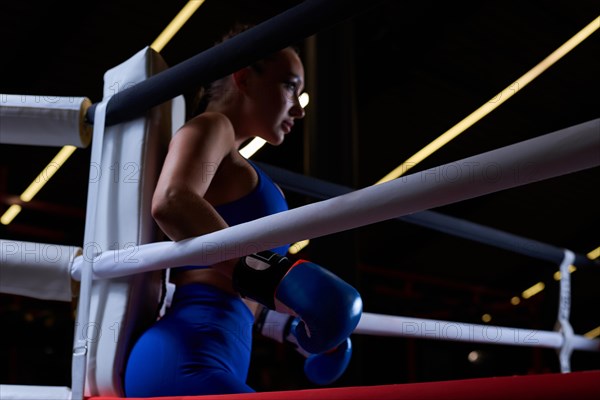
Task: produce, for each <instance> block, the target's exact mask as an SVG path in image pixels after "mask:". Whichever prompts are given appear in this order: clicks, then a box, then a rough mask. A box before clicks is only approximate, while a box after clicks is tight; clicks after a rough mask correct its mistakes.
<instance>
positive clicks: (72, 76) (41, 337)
mask: <svg viewBox="0 0 600 400" xmlns="http://www.w3.org/2000/svg"><path fill="white" fill-rule="evenodd" d="M297 3H298V2H297V1H274V0H272V1H243V0H235V1H234V0H221V1H217V0H208V1H206V3H205V4H204V5H203V6H202V7H200V9H199V10H198V11H197V12H196V14H195V15H194V16H193V17H192V18H191V19H190V21H188V23H187V24H186V25H185V26H184V27H183V28H182V29H181V31H180V32H179V33H178V34H177V35H176V36H175V37H174V38H173V39H172V40H171V42H170V43H169V44H168V45H167V46H166V47H165V48H164V50H163V51H162V52H161V54H162V56H163V57H164V59H165V60H166V62H167V63H168V64H169V65H175V64H177V63H179V62H181V61H184V60H186V59H187V58H189V57H192V56H193V55H195V54H197V53H199V52H201V51H203V50H205V49H207V48H208V47H210V46H211V45H212V44H213V43H214V42H215V41H216V40H217V39H218V38H219V37H220V36H221V35H222V34H223V33H224V32H225V31H226V30H227V29H228V28H229V27H230V26H232V25H233V24H234V23H235V22H238V21H243V22H260V21H262V20H264V19H266V18H269V17H271V16H273V15H275V14H276V13H278V12H280V11H282V10H284V9H286V8H287V7H291V6H292V5H294V4H297ZM113 4H114V5H113ZM184 4H185V2H183V1H164V0H161V1H154V2H147V1H144V2H142V1H123V2H119V3H107V2H97V1H96V2H90V1H86V2H79V3H77V5H76V6H74V5H71V4H69V3H66V4H62V3H61V2H27V1H25V2H17V1H4V2H0V32H1V34H2V37H3V38H5V39H4V40H3V54H2V63H0V68H2V72H1V74H0V76H1V87H0V92H1V93H14V94H38V95H55V96H87V97H89V98H90V99H91V100H92V101H93V102H97V101H99V100H101V93H102V76H103V74H104V72H105V71H106V70H108V69H109V68H112V67H113V66H115V65H117V64H119V63H121V62H123V61H124V60H126V59H127V58H129V57H130V56H131V55H133V54H134V53H135V52H137V51H138V50H140V49H141V48H142V47H144V46H146V45H150V44H151V43H152V42H153V40H154V39H155V38H156V37H157V36H158V35H159V34H160V32H161V31H162V29H163V28H164V27H166V26H167V24H168V23H169V22H170V21H171V19H172V18H173V17H174V16H175V15H176V14H177V12H178V11H179V10H180V9H181V8H182V7H183V5H184ZM598 8H599V7H598V4H597V2H594V1H578V2H571V1H564V0H561V1H554V2H521V1H512V0H511V1H504V2H500V3H497V2H464V1H458V2H419V3H417V2H400V1H389V0H388V1H384V2H379V3H378V4H376V5H374V6H373V7H372V8H371V9H369V10H368V11H365V12H364V13H361V14H360V15H358V16H355V17H353V18H351V19H349V20H347V21H345V22H343V23H341V24H338V25H335V26H333V27H330V28H327V29H324V30H323V31H321V32H319V33H318V34H317V35H316V36H315V37H313V38H311V42H310V44H309V41H306V42H303V43H300V48H301V51H302V52H303V55H304V56H305V59H307V61H306V64H307V65H306V66H307V81H308V85H307V91H308V92H309V93H310V94H311V95H312V97H311V103H310V104H309V106H308V107H307V110H306V111H307V117H306V119H305V120H304V121H303V122H302V123H300V124H297V125H296V127H295V128H294V130H295V131H294V132H293V134H292V135H291V136H289V137H288V140H286V142H285V143H284V144H283V145H282V146H280V147H279V148H267V147H265V148H263V149H262V150H261V151H260V152H259V153H257V154H256V155H255V157H254V159H255V160H258V161H263V162H265V163H269V164H272V165H276V166H279V167H282V168H286V169H289V170H291V171H294V172H298V173H302V174H305V175H309V176H313V177H316V178H320V179H324V180H327V181H330V182H334V183H338V184H341V185H345V186H348V187H352V188H356V189H358V188H362V187H366V186H369V185H371V184H373V183H375V182H376V181H377V180H378V179H380V178H381V177H383V176H384V175H385V174H387V173H388V172H389V171H390V170H392V169H393V168H395V167H396V166H397V165H399V164H400V163H401V162H403V161H404V160H406V159H407V158H408V157H410V156H411V155H412V154H414V153H415V152H416V151H418V150H419V149H421V148H422V147H423V146H425V145H426V144H428V143H429V142H430V141H432V140H433V139H434V138H436V137H437V136H439V135H440V134H442V133H443V132H445V131H446V130H448V129H449V128H451V127H452V126H453V125H454V124H456V123H457V122H459V121H460V120H462V119H463V118H464V117H466V116H467V115H469V114H470V113H471V112H472V111H474V110H475V109H477V108H478V107H480V106H481V105H483V104H484V103H485V102H487V101H489V100H490V99H492V98H493V97H494V96H495V95H496V94H497V93H499V92H500V91H501V90H503V89H504V88H506V87H507V86H509V85H510V84H512V83H514V82H515V81H516V80H517V79H518V78H519V77H520V76H522V75H523V74H524V73H525V72H527V71H528V70H529V69H531V68H532V67H533V66H535V65H536V64H537V63H539V62H540V61H541V60H542V59H544V58H545V57H546V56H548V55H549V54H550V53H551V52H553V51H554V50H555V49H556V48H558V47H559V46H560V45H561V44H563V43H564V42H565V41H567V40H568V39H569V38H571V37H572V36H573V35H574V34H575V33H577V32H578V31H579V30H581V29H582V28H583V27H584V26H585V25H587V24H588V23H590V22H591V21H592V20H593V19H594V18H596V17H597V16H598V14H599V13H598ZM598 35H599V33H598V32H596V33H594V34H593V35H592V36H591V37H590V38H588V39H587V40H586V41H584V42H583V43H582V44H581V45H579V46H578V47H577V48H576V49H575V50H573V51H572V52H571V53H569V54H568V55H567V56H565V57H564V58H563V59H561V60H560V61H558V62H557V63H556V64H555V65H554V66H552V67H551V68H550V69H549V70H547V71H546V72H544V73H543V74H542V75H541V76H540V77H539V78H538V79H536V80H535V81H533V82H532V83H531V84H529V85H528V86H526V87H519V92H518V93H517V94H516V95H515V96H513V97H512V98H511V99H510V100H508V101H507V102H506V103H504V104H503V105H501V106H500V107H499V108H498V109H496V110H495V111H493V112H492V113H491V114H490V115H488V116H487V117H485V118H484V119H483V120H481V121H479V122H478V123H476V124H475V125H474V126H472V127H471V128H469V129H468V130H467V131H465V132H464V133H463V134H462V135H460V136H459V137H458V138H456V139H455V140H453V141H452V142H450V143H449V144H448V145H446V146H445V147H443V148H442V149H441V150H439V151H438V152H437V153H435V154H434V155H432V156H431V157H429V158H428V159H426V160H425V161H424V162H422V163H421V164H419V165H418V166H417V167H415V168H414V169H413V170H412V172H418V171H421V170H424V169H427V168H431V167H435V166H438V165H442V164H445V163H449V162H452V161H455V160H459V159H462V158H465V157H468V156H471V155H476V154H480V153H482V152H485V151H488V150H492V149H495V148H498V147H502V146H505V145H509V144H512V143H516V142H519V141H522V140H526V139H529V138H533V137H537V136H540V135H543V134H546V133H550V132H553V131H556V130H559V129H562V128H566V127H569V126H572V125H576V124H579V123H582V122H585V121H588V120H591V119H594V118H597V117H598V93H599V90H598V89H599V86H598V71H599V70H600V62H599V58H598V54H599V52H598V50H599V46H598ZM309 53H310V54H309ZM308 59H310V61H308ZM0 133H1V132H0ZM599 134H600V132H599ZM57 150H58V149H57V148H49V147H25V146H16V145H1V146H0V152H1V157H0V212H4V210H5V209H7V208H8V206H9V205H10V204H12V202H14V201H15V199H16V197H18V195H19V194H20V193H21V192H22V191H23V190H24V189H25V188H26V187H27V185H28V184H29V183H30V182H31V181H32V180H33V179H34V178H35V177H36V176H37V174H38V173H39V172H40V171H41V170H42V169H43V168H44V167H45V166H46V165H47V163H48V162H49V161H50V160H51V158H52V157H53V156H54V155H55V154H56V152H57ZM599 151H600V149H599ZM89 156H90V149H81V150H78V151H76V152H75V154H74V155H73V156H72V157H71V158H70V159H69V161H68V162H67V163H66V164H65V166H64V167H63V168H62V169H61V170H60V171H59V172H58V173H57V174H56V175H55V177H54V178H53V179H52V180H51V182H50V183H49V184H48V185H46V186H45V187H44V189H43V190H42V191H41V192H40V193H39V194H38V195H37V196H36V198H35V199H34V200H33V201H32V202H30V203H29V204H27V205H25V206H24V210H23V211H22V212H21V214H20V215H19V216H18V217H17V218H16V219H15V220H14V222H13V223H12V224H10V225H9V226H3V225H2V226H0V237H2V238H3V239H14V240H26V241H34V242H44V243H57V244H68V245H81V243H82V241H83V230H84V220H85V201H86V188H87V179H88V166H89ZM599 177H600V170H599V169H598V168H594V169H591V170H586V171H581V172H577V173H574V174H570V175H567V176H563V177H558V178H553V179H550V180H547V181H543V182H539V183H535V184H531V185H528V186H526V187H520V188H514V189H510V190H505V191H503V192H499V193H494V194H490V195H486V196H482V197H479V198H476V199H472V200H467V201H463V202H460V203H456V204H452V205H448V206H445V207H441V208H439V209H436V210H435V211H437V212H441V213H444V214H448V215H452V216H455V217H459V218H462V219H465V220H468V221H472V222H476V223H479V224H482V225H485V226H489V227H493V228H496V229H500V230H502V231H506V232H509V233H513V234H516V235H520V236H523V237H526V238H530V239H535V240H538V241H540V242H544V243H548V244H551V245H554V246H558V247H564V248H569V249H571V250H573V251H575V252H576V253H579V254H586V253H587V252H589V251H591V250H592V249H594V248H596V247H598V246H599V245H600V234H599V230H598V226H599V222H600V216H599V212H598V194H597V190H594V189H597V186H598V182H599V179H598V178H599ZM287 195H288V198H289V201H290V206H291V207H296V206H301V205H303V204H306V203H308V202H311V201H314V199H311V198H308V197H306V196H301V195H297V194H294V193H287ZM516 245H518V243H516ZM301 255H302V256H303V257H306V258H309V259H311V260H313V261H315V262H318V263H320V264H322V265H324V266H327V268H329V269H331V270H333V271H334V272H336V273H337V274H339V275H340V276H342V277H343V278H344V279H346V280H348V281H350V282H351V283H353V284H354V285H355V286H356V287H357V288H358V289H359V290H360V291H361V294H362V296H363V300H364V303H365V311H367V312H372V313H383V314H391V315H404V316H410V317H418V318H432V319H441V320H449V321H459V322H470V323H476V324H481V323H483V322H482V321H481V316H482V314H484V313H489V314H490V315H491V316H492V320H491V321H490V324H491V325H495V326H507V327H517V328H523V329H541V330H552V329H553V327H554V324H555V322H556V317H557V309H558V282H556V281H554V280H553V279H552V275H553V273H554V272H555V271H556V270H557V265H554V264H552V263H548V262H546V261H540V260H536V259H533V258H530V257H527V256H523V255H519V254H516V253H512V252H510V251H506V250H501V249H497V248H495V247H491V246H488V245H484V244H480V243H477V242H473V241H468V240H465V239H461V238H456V237H453V236H451V235H447V234H443V233H439V232H436V231H432V230H429V229H426V228H423V227H419V226H416V225H412V224H408V223H404V222H401V221H396V220H395V221H387V222H382V223H378V224H374V225H371V226H368V227H363V228H360V229H356V230H353V231H349V232H344V233H340V234H335V235H330V236H327V237H323V238H319V239H315V240H313V241H312V242H311V245H310V246H309V247H308V248H307V249H306V250H305V251H304V252H303V253H302V254H301ZM599 278H600V272H599V271H598V268H597V267H593V266H592V267H581V268H579V269H578V270H577V272H576V273H574V274H573V275H572V293H573V301H572V311H571V323H572V325H573V328H574V330H575V333H577V334H583V333H585V332H587V331H589V330H591V329H593V328H595V327H597V326H598V325H600V318H599V317H598V315H599V314H598V312H597V305H598V304H599V298H600V296H599V294H598V289H597V286H598V282H600V279H599ZM539 281H542V282H545V284H546V289H545V290H544V291H543V292H542V293H540V294H538V295H536V296H534V297H533V298H531V299H529V300H523V301H522V302H521V303H520V304H519V305H518V306H513V305H511V304H510V302H509V300H510V298H511V297H513V296H518V295H519V294H520V293H521V292H522V291H523V290H524V289H527V288H528V287H530V286H531V285H533V284H535V283H536V282H539ZM72 307H73V306H72V305H70V304H66V303H58V302H56V303H55V302H48V301H44V302H42V301H38V300H34V299H28V298H23V297H17V296H8V295H2V296H1V297H0V316H1V321H2V330H3V337H4V338H5V339H4V340H3V341H2V344H1V345H0V352H1V353H0V354H1V357H0V359H1V360H2V373H1V375H0V382H1V383H6V384H9V383H12V384H36V385H66V386H69V385H70V360H71V359H70V357H71V346H72V329H73V328H72V327H73V312H72ZM353 341H354V344H355V352H354V357H353V359H352V363H351V365H350V368H349V369H348V371H347V373H346V374H345V375H344V377H343V378H342V379H341V380H340V381H338V382H337V383H336V384H335V385H336V386H348V385H375V384H386V383H405V382H424V381H437V380H447V379H459V378H471V377H481V376H502V375H516V374H528V373H544V372H558V371H560V368H559V365H558V356H557V354H556V352H555V350H552V349H541V348H533V347H508V346H499V345H479V344H472V343H458V342H445V341H437V340H432V339H408V338H382V337H372V336H364V335H354V336H353ZM473 350H480V351H481V352H482V353H481V354H482V355H483V357H482V359H481V361H480V362H479V363H470V362H469V361H468V360H467V355H468V354H469V352H471V351H473ZM571 361H572V369H573V370H588V369H597V368H598V367H599V366H600V358H599V356H598V353H584V352H575V353H574V354H573V357H572V360H571ZM301 368H302V359H301V357H300V356H299V355H297V354H296V353H294V351H293V350H290V349H289V348H286V347H284V346H279V345H276V344H274V343H272V342H268V341H265V340H262V339H257V343H256V347H255V356H254V358H253V368H252V370H251V374H250V378H249V383H250V384H251V385H253V386H254V387H255V388H257V389H258V390H281V389H297V388H306V387H312V386H311V384H310V383H309V382H307V381H306V379H305V378H304V377H303V374H302V370H301Z"/></svg>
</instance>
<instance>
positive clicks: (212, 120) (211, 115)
mask: <svg viewBox="0 0 600 400" xmlns="http://www.w3.org/2000/svg"><path fill="white" fill-rule="evenodd" d="M186 126H193V127H200V128H204V129H203V130H210V131H213V130H223V131H230V132H231V133H232V134H233V125H232V123H231V121H230V120H229V117H227V116H226V115H225V114H222V113H220V112H214V111H206V112H203V113H202V114H199V115H197V116H195V117H194V118H192V119H190V120H189V121H188V122H187V123H186V124H185V125H184V126H183V127H186Z"/></svg>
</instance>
